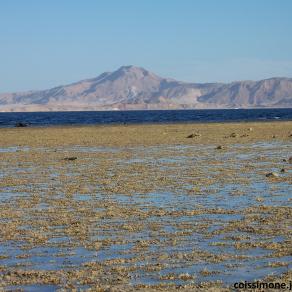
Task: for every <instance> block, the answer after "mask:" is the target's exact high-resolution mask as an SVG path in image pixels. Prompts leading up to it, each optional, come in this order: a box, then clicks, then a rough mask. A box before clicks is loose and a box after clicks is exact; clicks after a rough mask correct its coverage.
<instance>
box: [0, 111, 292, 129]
mask: <svg viewBox="0 0 292 292" xmlns="http://www.w3.org/2000/svg"><path fill="white" fill-rule="evenodd" d="M261 120H292V109H228V110H226V109H223V110H155V111H152V110H148V111H89V112H84V111H83V112H34V113H0V127H14V126H15V124H16V123H18V122H23V123H27V124H29V125H30V126H57V125H98V124H145V123H184V122H188V123H191V122H236V121H261Z"/></svg>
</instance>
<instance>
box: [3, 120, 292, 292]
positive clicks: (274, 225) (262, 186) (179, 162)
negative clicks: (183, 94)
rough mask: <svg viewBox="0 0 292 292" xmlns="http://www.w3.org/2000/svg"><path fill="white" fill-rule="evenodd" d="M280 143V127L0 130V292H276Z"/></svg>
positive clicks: (282, 225) (285, 199) (282, 219)
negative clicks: (248, 290) (261, 288)
mask: <svg viewBox="0 0 292 292" xmlns="http://www.w3.org/2000/svg"><path fill="white" fill-rule="evenodd" d="M291 134H292V122H263V123H226V124H171V125H121V126H88V127H51V128H30V127H28V128H13V129H0V158H1V159H0V218H1V219H0V220H1V228H0V289H1V288H6V289H10V288H12V289H14V288H22V289H24V290H27V291H32V290H33V289H35V291H38V290H40V289H41V291H55V290H57V289H60V291H62V289H63V290H66V289H69V290H73V289H85V290H88V291H105V290H106V289H112V290H110V291H131V290H133V291H137V290H141V291H157V290H158V291H160V290H167V291H172V290H176V289H177V288H180V289H185V290H186V291H190V290H191V291H200V290H201V291H206V289H207V290H211V289H213V290H214V291H215V290H218V291H219V290H220V291H224V290H226V291H227V290H228V286H231V287H232V285H233V283H234V282H239V281H241V280H247V281H252V280H254V279H261V280H263V279H265V278H267V277H269V276H271V275H273V277H276V278H279V277H284V278H283V281H286V282H287V283H288V281H289V280H291V274H289V273H288V272H289V271H290V267H291V266H290V265H291V259H292V257H291V250H292V247H291V228H290V227H291V193H292V185H291V183H292V176H291V174H292V164H291V163H289V157H291V156H292V151H291V150H292V135H291ZM187 137H189V138H187ZM218 146H220V147H218ZM268 173H273V174H272V175H271V176H268V177H267V176H266V175H267V174H268ZM287 273H288V274H287Z"/></svg>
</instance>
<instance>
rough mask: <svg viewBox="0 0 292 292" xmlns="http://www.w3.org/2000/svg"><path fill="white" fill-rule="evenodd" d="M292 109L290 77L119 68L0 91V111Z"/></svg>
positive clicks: (132, 67)
mask: <svg viewBox="0 0 292 292" xmlns="http://www.w3.org/2000/svg"><path fill="white" fill-rule="evenodd" d="M260 107H292V79H291V78H271V79H266V80H261V81H237V82H232V83H228V84H225V83H205V84H202V83H187V82H180V81H176V80H173V79H169V78H162V77H159V76H157V75H155V74H153V73H151V72H149V71H147V70H145V69H143V68H139V67H134V66H123V67H121V68H119V69H118V70H116V71H114V72H105V73H103V74H101V75H99V76H98V77H96V78H92V79H86V80H82V81H79V82H76V83H72V84H69V85H64V86H58V87H55V88H52V89H48V90H41V91H28V92H19V93H6V94H0V111H2V112H5V111H60V110H126V109H184V108H186V109H187V108H260Z"/></svg>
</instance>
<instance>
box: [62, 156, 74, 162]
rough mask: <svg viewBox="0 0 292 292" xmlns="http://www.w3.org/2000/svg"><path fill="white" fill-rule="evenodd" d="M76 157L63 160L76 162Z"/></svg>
mask: <svg viewBox="0 0 292 292" xmlns="http://www.w3.org/2000/svg"><path fill="white" fill-rule="evenodd" d="M76 159H77V157H75V156H73V157H65V158H64V160H66V161H73V160H76Z"/></svg>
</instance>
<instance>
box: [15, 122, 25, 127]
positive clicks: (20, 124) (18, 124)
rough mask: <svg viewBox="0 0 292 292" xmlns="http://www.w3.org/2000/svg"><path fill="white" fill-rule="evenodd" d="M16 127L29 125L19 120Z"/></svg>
mask: <svg viewBox="0 0 292 292" xmlns="http://www.w3.org/2000/svg"><path fill="white" fill-rule="evenodd" d="M15 127H16V128H23V127H27V124H25V123H22V122H18V123H16V124H15Z"/></svg>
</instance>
